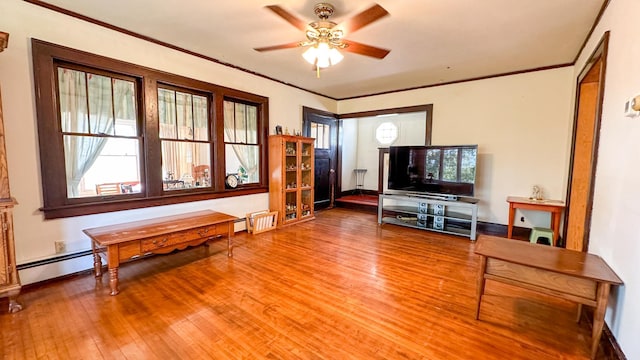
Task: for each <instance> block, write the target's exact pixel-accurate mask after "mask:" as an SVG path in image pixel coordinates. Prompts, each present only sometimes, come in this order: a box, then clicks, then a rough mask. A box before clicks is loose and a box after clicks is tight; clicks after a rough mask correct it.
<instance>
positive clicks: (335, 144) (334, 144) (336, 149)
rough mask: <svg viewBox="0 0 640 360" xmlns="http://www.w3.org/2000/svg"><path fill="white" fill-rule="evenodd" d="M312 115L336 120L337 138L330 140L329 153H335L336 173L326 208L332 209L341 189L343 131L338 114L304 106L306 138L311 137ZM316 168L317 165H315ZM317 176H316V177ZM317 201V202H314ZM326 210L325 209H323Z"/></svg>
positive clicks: (303, 119)
mask: <svg viewBox="0 0 640 360" xmlns="http://www.w3.org/2000/svg"><path fill="white" fill-rule="evenodd" d="M311 115H319V116H323V117H330V118H333V119H335V129H336V138H335V139H331V140H330V142H329V143H330V144H329V151H330V152H333V154H334V155H333V156H332V158H333V159H332V160H333V161H334V164H333V167H334V173H333V189H331V188H329V205H328V206H327V207H326V208H331V207H332V206H333V200H334V199H335V197H336V194H339V188H338V179H339V178H340V175H339V174H340V168H341V166H342V162H341V158H342V153H341V148H340V145H339V144H340V135H341V133H342V129H341V126H340V117H339V116H338V115H337V114H334V113H331V112H328V111H324V110H318V109H314V108H310V107H307V106H303V107H302V134H303V135H304V136H307V137H308V136H310V135H311V134H310V133H311V120H310V119H309V117H310V116H311ZM314 161H315V160H314ZM314 166H315V164H314ZM314 176H315V175H314ZM314 183H315V179H314ZM329 187H331V180H329ZM314 201H315V200H314ZM323 208H324V207H323Z"/></svg>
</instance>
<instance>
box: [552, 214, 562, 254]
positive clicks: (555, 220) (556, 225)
mask: <svg viewBox="0 0 640 360" xmlns="http://www.w3.org/2000/svg"><path fill="white" fill-rule="evenodd" d="M551 229H552V230H553V241H552V243H553V244H552V245H553V246H556V245H557V244H558V237H559V235H560V211H553V212H552V213H551Z"/></svg>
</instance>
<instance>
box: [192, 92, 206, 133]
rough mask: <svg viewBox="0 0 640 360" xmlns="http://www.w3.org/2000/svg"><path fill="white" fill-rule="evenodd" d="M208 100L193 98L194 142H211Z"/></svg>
mask: <svg viewBox="0 0 640 360" xmlns="http://www.w3.org/2000/svg"><path fill="white" fill-rule="evenodd" d="M207 113H208V104H207V98H206V97H204V96H197V95H194V96H193V122H194V125H193V126H194V132H193V138H194V140H203V141H207V140H209V127H208V125H207V124H208V122H209V117H208V116H207Z"/></svg>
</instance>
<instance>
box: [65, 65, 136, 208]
mask: <svg viewBox="0 0 640 360" xmlns="http://www.w3.org/2000/svg"><path fill="white" fill-rule="evenodd" d="M58 70H59V71H58V84H59V92H60V115H61V121H62V124H61V125H62V130H63V132H66V133H76V134H80V135H75V134H74V135H71V134H65V135H64V139H63V140H64V147H65V152H64V155H65V167H66V174H67V196H69V197H78V196H79V195H80V194H79V192H80V191H79V185H80V182H81V181H82V177H83V176H84V175H85V174H86V172H87V171H88V170H89V169H90V168H91V166H92V165H93V164H94V163H95V161H96V159H97V158H98V156H100V152H101V151H102V149H103V148H104V145H105V144H106V142H107V140H108V138H104V137H100V136H84V135H81V134H109V135H112V134H113V132H114V130H113V129H114V121H113V109H112V105H113V103H112V98H111V94H112V88H111V78H108V77H104V76H97V75H93V74H86V73H84V72H81V71H75V70H70V69H62V68H59V69H58ZM87 89H88V94H87ZM116 94H117V93H116ZM123 95H124V94H120V96H123ZM122 100H123V99H122V98H120V99H118V98H116V99H115V101H116V102H118V101H122ZM87 107H88V108H87Z"/></svg>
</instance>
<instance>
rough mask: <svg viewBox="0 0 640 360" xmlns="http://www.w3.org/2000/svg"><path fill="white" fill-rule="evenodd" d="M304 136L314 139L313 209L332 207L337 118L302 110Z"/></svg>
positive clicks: (320, 112) (335, 176) (314, 110)
mask: <svg viewBox="0 0 640 360" xmlns="http://www.w3.org/2000/svg"><path fill="white" fill-rule="evenodd" d="M302 128H303V132H304V136H308V137H312V138H315V139H316V140H315V145H314V150H315V154H314V155H315V179H314V182H315V188H314V199H315V201H314V208H315V209H316V210H318V209H323V208H329V207H333V200H334V196H335V186H336V179H337V175H338V173H337V170H338V169H339V166H338V118H337V115H335V114H331V113H327V112H324V111H320V110H316V109H311V108H307V107H305V108H303V121H302Z"/></svg>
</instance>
